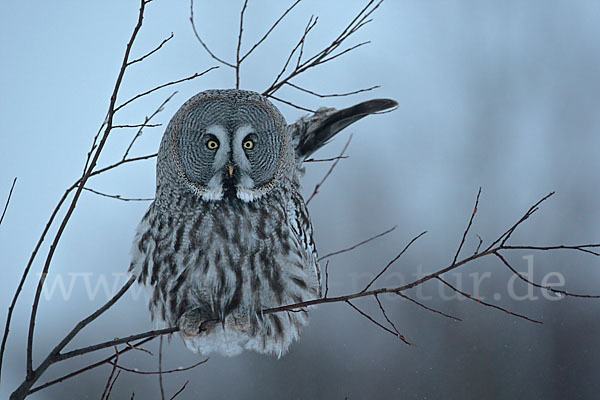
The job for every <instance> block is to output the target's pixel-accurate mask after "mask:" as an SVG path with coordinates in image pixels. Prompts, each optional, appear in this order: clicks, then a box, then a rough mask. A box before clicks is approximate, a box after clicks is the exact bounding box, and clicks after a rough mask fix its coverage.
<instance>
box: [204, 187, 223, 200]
mask: <svg viewBox="0 0 600 400" xmlns="http://www.w3.org/2000/svg"><path fill="white" fill-rule="evenodd" d="M222 198H223V188H222V187H220V186H219V187H217V188H212V189H207V190H206V191H205V192H204V193H202V200H206V201H214V200H221V199H222Z"/></svg>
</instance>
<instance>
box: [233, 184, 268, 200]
mask: <svg viewBox="0 0 600 400" xmlns="http://www.w3.org/2000/svg"><path fill="white" fill-rule="evenodd" d="M261 196H262V194H261V193H256V192H254V191H253V190H252V189H246V188H243V187H238V189H237V198H238V199H240V200H242V201H245V202H246V203H249V202H251V201H253V200H256V199H258V198H260V197H261Z"/></svg>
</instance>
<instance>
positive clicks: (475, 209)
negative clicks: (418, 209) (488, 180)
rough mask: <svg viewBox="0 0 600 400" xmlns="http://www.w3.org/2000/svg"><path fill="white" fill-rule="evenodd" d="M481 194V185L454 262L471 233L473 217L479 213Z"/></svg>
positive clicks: (453, 261)
mask: <svg viewBox="0 0 600 400" xmlns="http://www.w3.org/2000/svg"><path fill="white" fill-rule="evenodd" d="M479 196H481V186H480V187H479V191H478V192H477V198H476V199H475V206H474V207H473V212H472V213H471V218H469V223H468V224H467V228H466V229H465V231H464V233H463V235H462V239H461V240H460V245H458V250H456V254H455V255H454V260H452V263H455V262H456V260H457V259H458V256H459V254H460V251H461V249H462V247H463V245H464V244H465V239H466V237H467V234H468V233H469V229H471V225H472V224H473V219H474V218H475V214H477V206H478V205H479Z"/></svg>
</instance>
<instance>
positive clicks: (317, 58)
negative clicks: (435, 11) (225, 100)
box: [263, 0, 383, 97]
mask: <svg viewBox="0 0 600 400" xmlns="http://www.w3.org/2000/svg"><path fill="white" fill-rule="evenodd" d="M382 1H383V0H380V1H379V2H378V3H376V4H375V5H374V3H375V0H371V1H369V2H368V3H367V5H366V6H365V7H364V8H363V9H362V10H361V11H360V12H359V13H358V14H357V15H356V17H355V18H354V19H353V20H352V21H351V22H350V23H349V24H348V25H347V26H346V28H344V30H343V31H342V33H340V34H339V35H338V37H337V38H336V39H334V40H333V41H332V42H331V43H330V44H329V45H328V46H327V47H325V48H324V49H323V50H321V51H320V52H318V53H316V54H315V55H313V56H312V57H310V58H308V59H307V60H305V61H304V62H301V57H302V52H303V48H304V42H305V41H306V37H307V35H308V31H310V29H312V27H314V25H315V24H316V20H315V22H314V23H313V24H312V25H311V22H312V17H311V20H310V21H309V24H308V26H307V28H306V29H305V31H304V34H303V35H302V37H301V38H300V41H299V42H298V44H297V45H296V46H295V47H294V48H293V49H292V52H291V53H290V55H289V57H288V60H287V61H286V63H285V65H284V67H283V69H282V71H281V72H280V74H279V75H278V76H277V78H276V79H275V81H274V82H273V83H272V84H271V86H270V87H268V88H267V89H266V90H265V91H264V92H263V96H266V97H272V96H273V95H274V94H275V93H276V92H277V91H278V90H279V89H281V87H282V86H283V85H285V84H288V83H289V82H290V81H291V80H292V79H293V78H295V77H296V76H298V75H300V74H302V73H304V72H306V71H307V70H309V69H310V68H314V67H317V66H319V65H321V64H324V63H326V62H329V61H332V60H334V59H335V58H338V57H340V56H342V55H344V54H347V53H349V52H351V51H352V50H355V49H357V48H358V47H361V46H363V45H365V44H367V43H369V42H362V43H359V44H357V45H354V46H351V47H350V48H348V49H346V50H343V51H341V52H339V53H337V54H333V53H334V52H335V51H336V50H337V49H338V48H339V47H340V46H341V45H342V44H343V43H344V42H345V41H346V40H347V39H348V38H349V37H350V36H352V35H353V34H354V33H356V32H358V31H359V30H360V29H361V28H362V27H363V26H365V25H366V24H367V23H369V22H370V20H369V19H368V18H369V16H370V15H371V14H372V13H373V12H374V11H375V10H376V9H377V8H379V6H380V5H381V3H382ZM298 49H300V50H301V51H300V55H299V57H298V62H297V63H296V66H295V67H294V69H293V70H292V71H291V72H289V73H288V74H287V75H286V76H285V77H283V76H284V75H285V71H286V70H287V67H288V65H289V62H290V60H291V58H292V57H293V54H294V53H295V52H296V51H297V50H298Z"/></svg>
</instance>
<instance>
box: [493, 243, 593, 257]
mask: <svg viewBox="0 0 600 400" xmlns="http://www.w3.org/2000/svg"><path fill="white" fill-rule="evenodd" d="M502 248H503V249H505V250H541V251H547V250H576V251H581V252H583V253H588V254H591V255H593V256H600V253H599V252H597V251H593V250H590V249H598V248H600V244H580V245H576V246H567V245H562V244H561V245H558V246H507V245H503V246H502Z"/></svg>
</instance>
